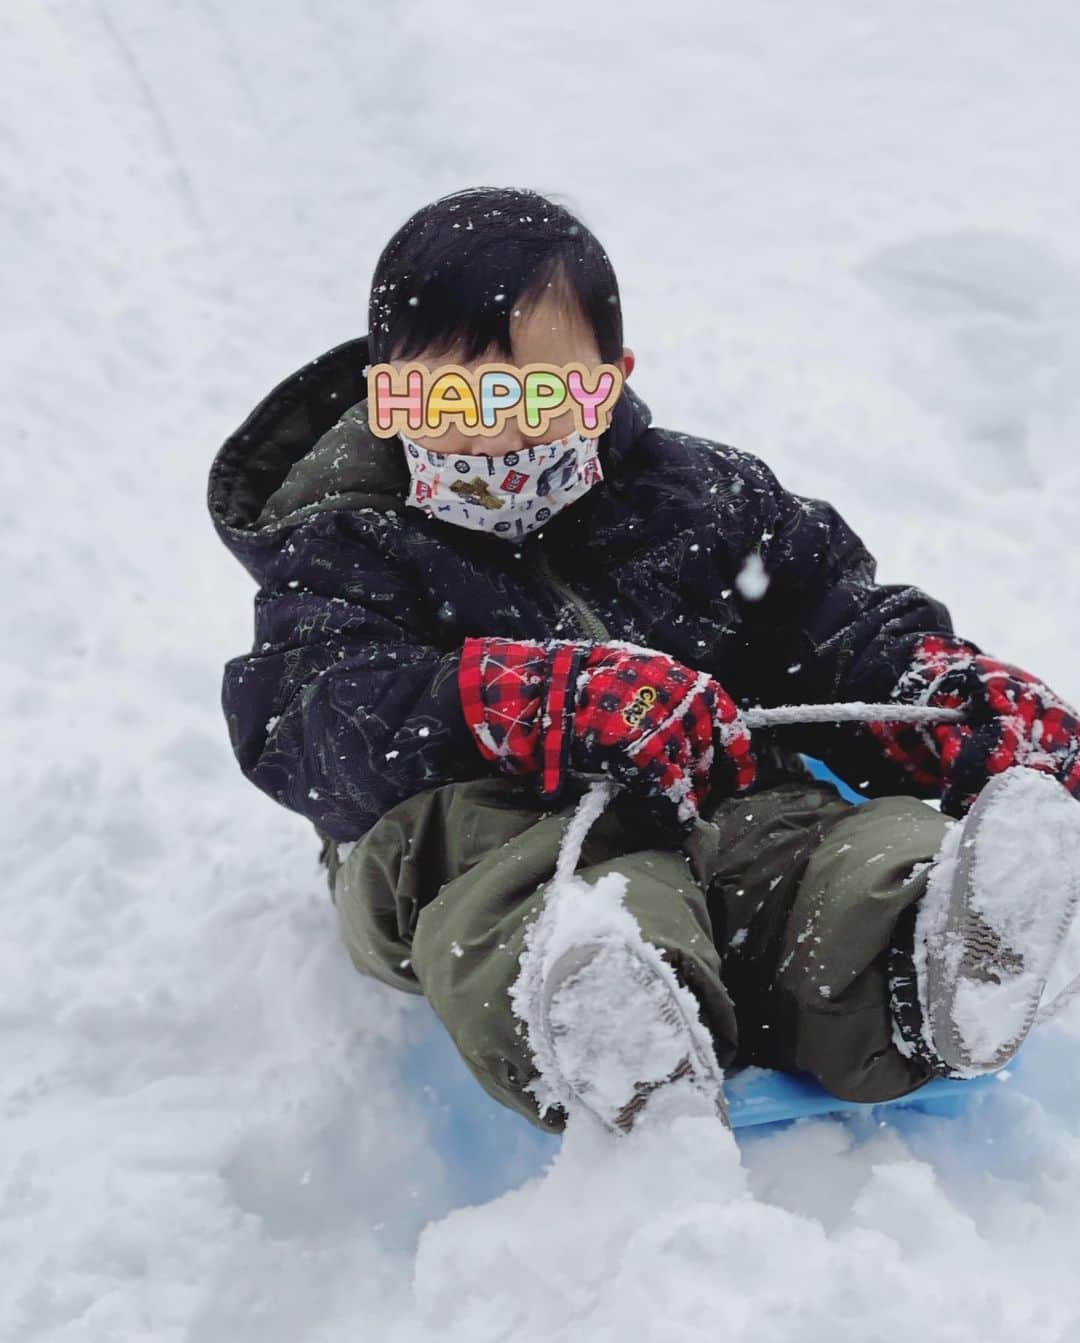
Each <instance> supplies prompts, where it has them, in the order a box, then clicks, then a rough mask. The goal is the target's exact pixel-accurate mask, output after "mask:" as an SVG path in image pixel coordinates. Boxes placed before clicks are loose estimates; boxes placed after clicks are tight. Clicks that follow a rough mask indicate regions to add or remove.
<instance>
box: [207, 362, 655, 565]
mask: <svg viewBox="0 0 1080 1343" xmlns="http://www.w3.org/2000/svg"><path fill="white" fill-rule="evenodd" d="M368 363H369V354H368V338H367V336H359V337H357V338H355V339H353V340H348V341H345V342H344V344H342V345H336V346H335V347H334V348H333V349H332V350H328V351H327V352H326V354H322V355H319V356H318V357H317V358H315V359H312V360H311V362H310V363H308V364H305V365H304V366H303V368H300V369H298V370H297V371H296V372H295V373H292V374H290V375H289V377H287V378H286V379H285V380H284V381H283V382H280V383H278V385H277V386H276V387H275V388H274V389H273V390H272V391H271V392H269V393H268V394H267V395H266V396H265V397H264V398H263V399H262V400H261V401H260V402H259V404H258V405H257V406H256V407H255V409H254V410H253V411H252V412H251V414H250V415H249V416H248V417H247V419H246V420H245V421H244V423H243V424H242V425H241V426H240V427H239V429H237V430H236V431H235V433H232V434H230V435H229V437H228V438H227V439H226V440H225V442H224V443H223V444H222V446H221V447H220V449H219V450H218V452H217V454H216V456H215V458H214V461H213V465H212V466H211V468H210V480H209V485H208V488H207V507H208V508H209V510H210V517H211V519H212V521H213V523H214V527H215V529H216V531H217V534H218V536H220V538H221V540H222V541H223V542H224V544H225V545H226V546H227V547H228V548H229V550H230V551H231V552H232V553H233V554H234V555H235V556H236V558H237V559H238V560H239V561H240V563H241V564H242V565H243V566H244V568H245V569H247V571H248V572H249V573H250V574H251V575H252V577H253V578H255V579H256V581H260V580H261V576H262V573H263V571H264V569H265V567H266V565H267V563H268V562H269V561H270V560H271V559H272V558H273V557H274V556H275V555H276V554H277V553H278V552H279V551H280V549H281V547H282V545H283V544H284V543H285V540H286V539H287V537H288V534H289V532H290V531H292V529H293V528H295V527H296V526H298V525H299V524H300V523H301V522H302V521H303V520H304V519H305V518H307V517H310V516H311V515H312V514H313V513H318V512H325V511H327V510H331V509H351V510H357V509H375V510H377V511H378V512H382V513H385V512H389V511H391V510H403V509H404V508H405V498H406V493H407V490H408V482H409V473H408V468H407V467H406V465H405V459H404V454H403V451H402V445H401V440H400V439H398V438H396V437H395V438H378V437H376V436H375V435H374V434H372V433H371V431H370V430H369V429H368V424H367V378H366V377H365V376H364V370H365V368H366V367H367V365H368ZM651 422H652V414H651V412H650V410H649V407H648V406H647V405H646V404H645V402H644V401H642V400H641V398H640V397H639V396H637V395H636V393H634V392H633V391H631V389H630V387H629V386H628V385H627V384H626V383H624V384H623V388H622V392H621V393H620V396H619V399H618V401H616V403H615V408H614V411H613V413H612V420H611V424H610V425H609V426H608V428H607V430H606V431H605V432H604V434H602V435H601V438H600V446H599V452H600V460H601V465H602V467H603V469H604V474H605V476H607V475H608V474H609V473H611V472H613V471H614V472H617V471H618V469H619V466H620V464H621V462H622V461H623V460H624V459H625V457H626V454H627V452H628V449H629V448H630V446H631V445H632V444H633V443H634V441H635V440H636V439H637V438H638V437H639V436H640V435H641V434H642V433H644V432H645V430H646V429H648V428H649V426H650V424H651Z"/></svg>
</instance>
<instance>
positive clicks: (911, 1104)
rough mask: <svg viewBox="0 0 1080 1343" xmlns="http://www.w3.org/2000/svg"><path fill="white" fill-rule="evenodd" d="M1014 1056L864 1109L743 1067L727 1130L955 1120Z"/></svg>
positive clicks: (812, 763) (817, 766) (818, 771)
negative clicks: (844, 1119) (824, 1122)
mask: <svg viewBox="0 0 1080 1343" xmlns="http://www.w3.org/2000/svg"><path fill="white" fill-rule="evenodd" d="M803 759H804V760H805V762H806V764H807V767H808V768H809V770H810V772H811V773H812V774H814V775H815V776H816V777H817V778H820V779H825V780H827V781H828V782H829V783H832V784H834V785H835V786H836V787H837V788H838V789H839V791H840V793H841V795H842V796H843V797H845V798H846V799H847V800H848V801H849V802H864V801H865V800H866V799H865V798H864V797H862V796H861V795H860V794H859V793H856V792H855V791H854V789H852V788H849V787H848V786H847V784H845V783H844V782H843V780H842V779H840V778H838V777H837V775H835V774H833V773H832V771H831V770H829V769H828V767H827V766H825V765H823V764H822V763H821V761H820V760H815V759H813V758H812V757H810V756H803ZM1017 1062H1018V1060H1017V1059H1016V1058H1014V1059H1013V1060H1012V1062H1011V1063H1010V1064H1009V1067H1008V1068H1004V1069H1002V1071H1001V1072H1000V1073H992V1074H990V1075H989V1076H986V1077H973V1078H970V1079H968V1080H965V1081H953V1080H949V1079H946V1078H935V1079H934V1080H933V1081H931V1082H927V1083H926V1085H925V1086H922V1087H920V1088H919V1090H918V1091H913V1092H911V1093H910V1094H909V1095H907V1096H900V1097H899V1098H898V1099H896V1100H891V1101H878V1102H877V1103H876V1104H873V1105H867V1104H865V1103H863V1102H860V1101H844V1100H838V1099H837V1098H836V1097H835V1096H830V1095H829V1093H828V1092H827V1091H825V1090H824V1089H823V1088H822V1087H820V1086H818V1084H817V1083H816V1082H815V1081H814V1080H813V1079H812V1078H810V1077H809V1076H793V1075H791V1074H789V1073H778V1072H770V1071H769V1070H767V1069H764V1068H745V1069H743V1070H742V1071H741V1072H738V1073H733V1074H732V1075H731V1077H730V1078H729V1079H728V1080H727V1082H726V1083H725V1086H724V1091H725V1094H726V1095H727V1102H728V1115H729V1118H730V1120H731V1127H732V1128H733V1129H735V1130H739V1129H749V1128H758V1127H761V1126H764V1125H768V1124H786V1123H790V1122H791V1121H792V1120H795V1119H805V1118H807V1117H809V1116H811V1115H857V1114H862V1115H866V1114H869V1113H871V1112H872V1111H875V1110H879V1111H882V1110H886V1109H894V1108H900V1109H910V1110H919V1111H922V1112H923V1113H924V1114H934V1115H947V1116H950V1117H952V1116H955V1115H958V1114H960V1113H961V1112H962V1111H964V1110H966V1109H967V1107H968V1105H969V1104H970V1103H971V1102H972V1101H973V1100H975V1099H976V1098H978V1097H979V1096H981V1095H985V1094H986V1092H988V1091H991V1090H993V1089H994V1088H995V1087H998V1086H1001V1085H1002V1084H1003V1083H1004V1082H1006V1081H1007V1080H1008V1078H1009V1077H1011V1076H1012V1075H1013V1074H1014V1073H1015V1072H1016V1067H1017Z"/></svg>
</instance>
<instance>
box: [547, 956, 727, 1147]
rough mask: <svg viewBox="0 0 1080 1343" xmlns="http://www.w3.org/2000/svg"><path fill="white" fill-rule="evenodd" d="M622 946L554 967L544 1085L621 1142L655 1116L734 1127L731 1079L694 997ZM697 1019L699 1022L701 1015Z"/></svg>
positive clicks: (550, 976) (664, 971)
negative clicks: (692, 1009) (726, 1081)
mask: <svg viewBox="0 0 1080 1343" xmlns="http://www.w3.org/2000/svg"><path fill="white" fill-rule="evenodd" d="M643 950H644V949H643V948H636V947H634V946H632V945H631V944H630V943H629V942H626V941H624V940H622V939H619V938H614V937H613V938H609V939H602V940H594V941H589V942H585V943H578V944H575V945H573V946H571V947H569V948H568V949H567V950H566V951H564V952H563V953H562V954H561V955H560V956H559V957H558V958H557V959H556V960H555V961H554V962H553V964H552V965H551V966H550V967H549V969H548V971H547V973H546V975H545V977H544V982H543V984H542V986H541V990H540V1002H539V1012H538V1014H537V1025H538V1027H539V1031H540V1040H539V1041H537V1043H538V1044H539V1045H540V1052H541V1055H542V1056H543V1058H544V1061H545V1062H546V1064H547V1068H548V1072H549V1075H548V1077H547V1078H546V1081H547V1083H548V1085H549V1086H551V1087H552V1088H553V1090H554V1091H555V1092H557V1093H559V1094H560V1095H561V1096H562V1098H563V1104H564V1106H567V1107H568V1108H569V1107H572V1106H574V1105H575V1104H576V1105H580V1106H581V1107H582V1108H584V1109H586V1110H588V1111H589V1112H590V1113H591V1114H592V1115H593V1116H594V1117H595V1118H597V1119H599V1120H600V1122H601V1123H602V1124H603V1125H604V1126H605V1127H606V1128H608V1129H609V1130H611V1131H612V1132H613V1133H628V1132H629V1131H630V1130H631V1129H632V1128H633V1126H634V1124H635V1123H636V1122H638V1121H639V1117H640V1116H641V1115H642V1113H643V1112H648V1114H649V1115H650V1117H652V1118H656V1117H660V1116H661V1115H663V1116H671V1117H673V1116H675V1115H676V1114H712V1115H715V1116H716V1117H718V1118H719V1119H720V1120H721V1121H722V1122H723V1123H724V1124H725V1125H726V1124H727V1106H726V1103H725V1101H724V1091H723V1072H722V1070H721V1069H720V1067H719V1066H718V1064H717V1062H716V1056H715V1053H714V1051H713V1049H712V1046H711V1042H710V1040H709V1038H708V1036H707V1033H706V1032H705V1031H704V1028H703V1027H702V1026H701V1024H700V1021H699V1020H695V1021H691V1019H690V1015H689V1010H688V1009H689V1001H688V1000H690V998H691V995H690V994H689V991H688V990H685V989H683V988H682V987H681V986H680V985H678V984H677V983H676V982H675V980H674V975H673V972H672V971H671V970H670V969H669V967H667V966H666V965H662V966H661V965H653V964H650V959H651V958H649V957H648V956H647V955H643V954H642V952H643ZM695 1015H696V1013H695Z"/></svg>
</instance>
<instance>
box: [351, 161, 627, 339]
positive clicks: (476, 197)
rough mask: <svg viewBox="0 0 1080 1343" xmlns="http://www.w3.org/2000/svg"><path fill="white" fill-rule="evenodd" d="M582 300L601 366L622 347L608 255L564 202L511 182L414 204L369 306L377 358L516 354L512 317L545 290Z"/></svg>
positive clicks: (378, 272) (379, 267)
mask: <svg viewBox="0 0 1080 1343" xmlns="http://www.w3.org/2000/svg"><path fill="white" fill-rule="evenodd" d="M547 288H551V289H552V290H553V291H554V294H555V295H556V296H557V297H558V298H560V299H561V300H563V301H564V302H569V301H570V300H571V299H576V300H577V303H578V304H579V305H580V307H581V310H582V312H583V314H584V316H585V318H586V319H587V321H588V322H589V324H590V325H591V327H592V330H593V332H594V334H595V336H596V344H597V348H598V349H599V351H600V358H601V361H602V362H603V363H611V364H613V363H615V362H617V360H618V359H619V358H620V356H621V355H622V351H623V330H622V308H621V306H620V302H619V286H618V282H617V281H616V279H615V271H614V270H613V268H612V265H611V262H610V261H609V260H608V257H607V253H606V252H605V251H604V249H603V248H602V247H601V246H600V244H599V242H597V240H596V238H595V237H594V236H593V235H592V233H590V232H589V230H588V229H587V228H586V227H585V225H584V224H583V223H582V222H581V221H580V220H579V219H577V218H575V216H574V215H572V214H571V213H570V211H569V210H567V209H566V208H565V207H564V206H562V205H559V204H557V203H556V202H555V201H552V200H549V199H548V198H547V197H546V196H541V195H540V194H539V192H536V191H530V190H527V189H518V188H515V187H469V188H467V189H465V190H464V191H456V192H454V193H452V194H451V195H449V196H442V197H440V198H439V199H438V200H437V201H433V202H432V203H431V204H430V205H425V206H424V207H423V208H422V209H420V210H417V211H416V213H415V214H414V215H412V216H411V218H409V219H407V220H406V221H405V223H404V224H402V226H401V227H400V228H399V229H398V231H397V232H396V233H395V234H394V236H393V237H392V238H391V239H390V241H389V242H388V243H387V244H386V246H385V247H384V248H383V251H382V255H381V256H380V257H379V260H378V262H377V263H376V266H375V275H374V277H373V279H372V282H371V297H370V300H369V303H368V341H369V356H370V361H371V363H373V364H380V363H385V362H387V361H388V360H390V359H401V360H404V359H411V358H414V357H415V356H417V355H419V354H421V353H422V352H423V351H425V350H437V351H443V350H448V349H451V348H453V349H456V350H459V351H460V357H461V358H462V360H463V361H465V362H470V361H472V360H475V359H478V358H479V357H480V356H481V355H483V354H486V353H487V352H488V351H491V350H492V349H494V350H495V351H497V352H498V355H493V357H495V358H497V357H498V356H499V355H501V356H502V357H503V358H506V359H510V358H512V357H513V351H512V349H511V344H510V314H511V312H512V311H513V310H514V309H515V307H525V308H528V307H529V306H531V305H532V304H533V303H535V302H537V301H538V300H539V299H540V298H541V297H542V296H543V292H544V290H545V289H547Z"/></svg>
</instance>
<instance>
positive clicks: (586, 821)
mask: <svg viewBox="0 0 1080 1343" xmlns="http://www.w3.org/2000/svg"><path fill="white" fill-rule="evenodd" d="M615 792H616V784H615V782H614V781H613V780H609V779H605V780H602V781H601V782H600V783H594V784H593V785H592V786H591V787H590V789H589V791H588V792H587V793H586V794H585V796H584V797H583V798H582V799H581V801H580V802H579V803H578V805H577V810H576V811H575V812H574V814H573V816H572V817H571V818H570V824H569V826H568V827H567V830H566V834H565V835H563V841H562V844H561V845H560V847H559V861H558V862H557V863H556V864H555V885H556V886H561V885H563V884H564V883H565V882H568V881H572V880H573V877H574V873H575V872H576V871H577V865H578V863H579V862H580V861H581V849H582V846H583V845H584V843H585V838H586V836H587V835H588V833H589V831H590V830H591V829H592V828H593V826H594V825H595V823H596V822H597V821H598V820H599V819H600V817H601V815H602V814H603V811H604V808H605V807H606V806H607V804H608V803H609V802H610V801H611V799H612V798H613V797H614V796H615Z"/></svg>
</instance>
